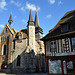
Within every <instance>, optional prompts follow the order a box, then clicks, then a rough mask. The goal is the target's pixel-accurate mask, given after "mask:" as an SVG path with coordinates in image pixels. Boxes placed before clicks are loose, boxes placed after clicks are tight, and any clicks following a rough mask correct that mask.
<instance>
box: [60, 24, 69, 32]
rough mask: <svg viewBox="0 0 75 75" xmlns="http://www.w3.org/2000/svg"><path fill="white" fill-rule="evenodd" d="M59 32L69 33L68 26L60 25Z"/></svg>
mask: <svg viewBox="0 0 75 75" xmlns="http://www.w3.org/2000/svg"><path fill="white" fill-rule="evenodd" d="M61 31H62V32H67V31H69V25H68V24H62V25H61Z"/></svg>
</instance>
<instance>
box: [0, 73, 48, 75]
mask: <svg viewBox="0 0 75 75" xmlns="http://www.w3.org/2000/svg"><path fill="white" fill-rule="evenodd" d="M0 75H47V73H38V74H37V73H34V74H5V73H0Z"/></svg>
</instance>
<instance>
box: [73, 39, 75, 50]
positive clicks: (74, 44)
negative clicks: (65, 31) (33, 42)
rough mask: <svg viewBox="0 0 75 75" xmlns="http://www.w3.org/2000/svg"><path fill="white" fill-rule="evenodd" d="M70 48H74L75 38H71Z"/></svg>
mask: <svg viewBox="0 0 75 75" xmlns="http://www.w3.org/2000/svg"><path fill="white" fill-rule="evenodd" d="M72 49H73V50H75V38H72Z"/></svg>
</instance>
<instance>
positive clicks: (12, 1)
mask: <svg viewBox="0 0 75 75" xmlns="http://www.w3.org/2000/svg"><path fill="white" fill-rule="evenodd" d="M10 3H12V4H14V5H16V6H17V7H20V6H21V3H20V2H15V1H14V0H11V1H10Z"/></svg>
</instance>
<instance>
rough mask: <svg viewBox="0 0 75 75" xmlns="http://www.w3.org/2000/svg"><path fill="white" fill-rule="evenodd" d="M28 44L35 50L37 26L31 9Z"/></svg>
mask: <svg viewBox="0 0 75 75" xmlns="http://www.w3.org/2000/svg"><path fill="white" fill-rule="evenodd" d="M27 28H28V45H29V48H30V50H32V49H33V50H34V52H35V26H34V21H33V17H32V10H31V9H30V15H29V21H28V25H27Z"/></svg>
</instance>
